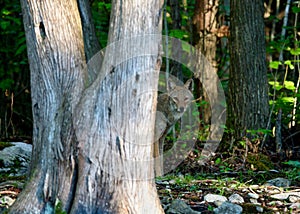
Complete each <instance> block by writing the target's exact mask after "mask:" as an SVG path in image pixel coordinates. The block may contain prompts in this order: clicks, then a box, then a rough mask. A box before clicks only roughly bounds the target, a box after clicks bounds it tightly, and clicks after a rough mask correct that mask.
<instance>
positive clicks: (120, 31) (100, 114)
mask: <svg viewBox="0 0 300 214" xmlns="http://www.w3.org/2000/svg"><path fill="white" fill-rule="evenodd" d="M21 3H22V10H23V16H24V26H25V31H26V38H27V46H28V57H29V61H30V69H31V87H32V89H31V90H32V103H33V107H32V109H33V119H34V130H33V147H34V150H33V155H32V164H31V172H30V180H29V181H28V184H27V186H26V188H25V189H24V190H23V192H22V193H21V194H20V196H19V198H18V199H17V201H16V202H15V204H14V205H13V207H12V208H11V209H10V213H54V212H55V210H56V209H57V207H58V206H57V205H58V203H59V204H60V205H61V207H62V209H63V210H64V211H66V212H67V213H163V210H162V207H161V205H160V201H159V198H158V195H157V192H156V187H155V183H154V179H153V178H154V172H153V163H152V152H151V148H152V143H153V139H154V122H155V112H156V96H157V95H156V94H157V93H156V92H157V83H158V74H159V69H160V62H161V60H160V51H161V50H160V46H161V45H160V40H161V37H160V36H158V35H161V18H162V1H161V0H147V1H140V0H132V1H126V2H123V1H121V0H115V1H113V3H112V17H111V24H110V26H111V28H110V33H109V47H107V48H106V51H105V55H104V61H103V65H102V67H101V70H100V71H99V72H96V73H97V76H96V78H94V79H93V81H90V80H89V78H88V74H87V65H86V62H85V54H84V44H83V43H84V42H83V41H84V40H83V33H82V27H81V22H80V15H79V10H78V5H77V2H76V1H75V0H70V1H59V0H52V1H38V2H36V1H29V0H22V1H21ZM147 34H156V35H154V36H147ZM94 63H95V64H94ZM91 65H92V66H94V65H95V66H98V65H97V63H96V62H92V64H91ZM87 86H88V87H87ZM85 87H87V88H85ZM56 211H57V210H56Z"/></svg>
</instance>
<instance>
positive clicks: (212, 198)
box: [204, 194, 227, 203]
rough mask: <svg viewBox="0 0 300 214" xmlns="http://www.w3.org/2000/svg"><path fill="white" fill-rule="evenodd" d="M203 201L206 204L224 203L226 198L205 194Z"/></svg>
mask: <svg viewBox="0 0 300 214" xmlns="http://www.w3.org/2000/svg"><path fill="white" fill-rule="evenodd" d="M204 201H206V202H208V203H214V202H216V201H219V202H224V201H227V198H226V197H225V196H222V195H216V194H207V195H205V196H204Z"/></svg>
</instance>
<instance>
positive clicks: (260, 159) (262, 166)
mask: <svg viewBox="0 0 300 214" xmlns="http://www.w3.org/2000/svg"><path fill="white" fill-rule="evenodd" d="M247 162H248V163H249V164H251V165H252V166H253V167H254V168H255V169H257V170H259V171H268V170H270V169H272V168H273V167H274V166H273V163H272V161H271V160H270V159H269V157H268V156H266V155H263V154H253V153H249V154H248V157H247Z"/></svg>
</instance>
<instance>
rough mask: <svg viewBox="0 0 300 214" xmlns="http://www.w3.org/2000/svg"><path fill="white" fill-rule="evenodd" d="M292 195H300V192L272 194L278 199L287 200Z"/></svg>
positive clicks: (272, 196)
mask: <svg viewBox="0 0 300 214" xmlns="http://www.w3.org/2000/svg"><path fill="white" fill-rule="evenodd" d="M290 196H294V197H300V192H285V193H280V194H275V195H270V197H271V198H274V199H277V200H286V199H288V198H289V197H290Z"/></svg>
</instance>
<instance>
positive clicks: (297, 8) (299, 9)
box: [292, 6, 300, 13]
mask: <svg viewBox="0 0 300 214" xmlns="http://www.w3.org/2000/svg"><path fill="white" fill-rule="evenodd" d="M292 11H293V13H300V7H296V6H294V7H292Z"/></svg>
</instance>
